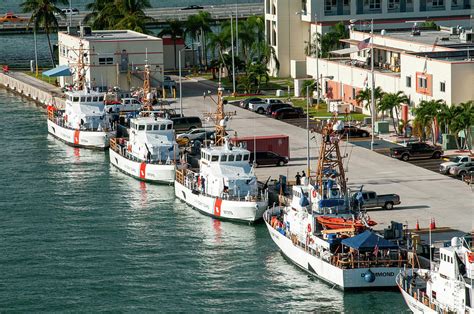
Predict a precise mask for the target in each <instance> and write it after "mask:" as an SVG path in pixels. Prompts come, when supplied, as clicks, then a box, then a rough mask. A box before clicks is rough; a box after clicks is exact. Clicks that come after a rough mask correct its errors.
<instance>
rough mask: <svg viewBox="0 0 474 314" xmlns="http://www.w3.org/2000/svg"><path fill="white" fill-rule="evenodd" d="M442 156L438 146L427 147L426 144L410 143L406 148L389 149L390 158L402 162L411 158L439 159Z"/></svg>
mask: <svg viewBox="0 0 474 314" xmlns="http://www.w3.org/2000/svg"><path fill="white" fill-rule="evenodd" d="M442 155H443V150H442V149H441V147H440V146H434V145H429V144H426V143H410V144H407V145H406V146H400V147H392V148H390V156H391V157H393V158H398V159H401V160H403V161H408V160H410V159H411V158H435V159H439V158H441V156H442Z"/></svg>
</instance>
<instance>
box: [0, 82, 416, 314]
mask: <svg viewBox="0 0 474 314" xmlns="http://www.w3.org/2000/svg"><path fill="white" fill-rule="evenodd" d="M0 117H1V125H2V127H1V128H0V144H1V147H2V158H1V160H2V162H1V163H0V174H1V176H0V180H1V182H0V183H1V184H0V186H1V189H0V239H1V241H0V252H1V254H0V269H1V274H2V276H1V277H2V280H1V283H0V287H1V289H0V310H1V311H14V312H19V311H23V312H26V311H28V312H37V311H81V312H82V311H83V312H96V311H137V310H138V311H144V310H148V311H161V312H177V311H180V312H191V311H196V310H199V311H230V312H274V311H284V312H287V311H317V312H346V313H383V312H386V313H394V312H397V313H402V312H406V311H407V308H406V306H405V304H404V303H403V300H402V297H401V295H400V294H399V292H397V291H389V292H387V291H386V292H357V293H356V292H352V293H342V292H341V291H339V290H337V289H333V287H331V286H329V285H326V284H324V283H322V282H320V281H319V280H317V279H315V278H312V277H310V276H308V275H307V274H306V273H304V272H303V271H301V270H300V269H298V268H297V267H295V266H294V265H292V264H290V263H289V262H288V261H287V260H286V259H285V258H284V257H283V256H282V255H281V253H280V252H279V251H278V250H277V248H276V246H275V245H274V243H273V242H272V240H271V238H270V236H269V235H268V233H267V230H266V228H265V226H264V224H262V223H259V224H257V225H245V224H235V223H230V222H220V221H217V220H214V219H211V218H209V217H206V216H203V215H201V214H199V213H197V212H196V211H194V210H192V209H191V208H189V207H188V206H187V205H185V204H184V203H181V202H179V201H177V200H176V199H175V198H174V194H173V187H171V186H158V185H151V184H146V183H141V182H139V181H137V180H135V179H132V178H130V177H128V176H126V175H124V174H122V173H121V172H119V171H118V170H116V169H114V168H112V167H111V165H109V162H108V155H107V152H103V151H91V150H85V149H74V148H72V147H69V146H66V145H65V144H64V143H62V142H60V141H58V140H56V139H54V138H52V137H50V136H48V133H47V128H46V112H45V110H44V109H42V108H40V107H38V106H36V105H35V103H33V102H31V101H28V100H26V99H22V98H20V96H18V95H15V94H12V93H11V92H8V91H6V90H4V89H1V88H0Z"/></svg>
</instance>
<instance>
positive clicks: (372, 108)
mask: <svg viewBox="0 0 474 314" xmlns="http://www.w3.org/2000/svg"><path fill="white" fill-rule="evenodd" d="M370 37H371V38H370V39H371V44H370V72H371V76H372V89H371V93H370V101H371V111H372V117H371V118H370V120H371V125H372V140H371V141H370V150H374V138H375V127H374V126H375V79H374V20H373V19H372V22H371V23H370Z"/></svg>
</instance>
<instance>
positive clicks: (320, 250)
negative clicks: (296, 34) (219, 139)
mask: <svg viewBox="0 0 474 314" xmlns="http://www.w3.org/2000/svg"><path fill="white" fill-rule="evenodd" d="M333 127H334V126H333V125H331V123H329V124H328V125H326V126H325V127H324V128H323V131H322V143H321V148H320V153H319V161H318V168H317V171H316V180H315V182H310V180H309V178H305V181H306V182H303V184H301V185H295V186H293V188H292V199H291V203H290V204H289V205H288V206H273V207H271V208H269V209H268V210H267V211H266V212H265V214H264V221H265V224H266V226H267V229H268V231H269V233H270V235H271V238H272V240H273V241H274V242H275V244H276V245H277V246H278V247H279V249H280V250H281V252H282V253H283V254H284V255H285V256H286V257H287V258H288V259H289V260H291V261H292V262H293V263H294V264H296V265H297V266H298V267H300V268H301V269H303V270H305V271H307V272H308V273H310V274H311V275H313V276H316V277H318V278H320V279H322V280H323V281H325V282H327V283H329V284H331V285H332V286H336V287H338V288H340V289H343V290H345V289H360V288H362V289H363V288H369V289H375V288H395V287H396V282H395V276H396V275H397V274H398V272H399V271H400V270H401V269H403V267H404V266H405V265H414V264H415V263H419V262H418V260H417V259H415V256H416V255H415V254H414V253H412V252H407V251H404V250H401V249H400V248H399V246H398V245H397V244H395V243H393V242H391V241H389V240H387V239H385V238H383V237H381V236H379V235H378V234H376V233H374V232H372V231H370V230H368V229H369V227H370V226H371V225H374V224H375V222H373V221H371V220H370V218H369V217H368V216H366V215H365V214H361V213H358V214H357V213H355V212H354V211H353V210H352V208H353V207H354V204H353V201H352V200H351V198H350V195H349V189H348V188H347V186H346V183H347V181H346V178H345V173H344V167H343V163H342V157H341V155H340V150H339V140H340V138H339V136H338V135H337V132H335V129H333ZM320 217H325V221H324V222H325V224H322V223H321V221H318V218H320ZM338 227H339V228H338ZM334 228H338V229H334ZM362 231H363V232H362ZM359 232H362V233H359ZM358 233H359V234H358ZM402 233H403V232H402V230H399V232H398V236H397V237H398V238H401V234H402ZM417 266H418V265H417Z"/></svg>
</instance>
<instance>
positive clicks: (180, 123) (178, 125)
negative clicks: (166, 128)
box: [171, 117, 202, 133]
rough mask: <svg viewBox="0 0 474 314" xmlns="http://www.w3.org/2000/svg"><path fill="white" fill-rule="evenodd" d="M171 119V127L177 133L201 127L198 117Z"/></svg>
mask: <svg viewBox="0 0 474 314" xmlns="http://www.w3.org/2000/svg"><path fill="white" fill-rule="evenodd" d="M171 120H172V121H173V128H174V129H175V130H176V132H177V133H182V132H186V131H190V130H192V129H196V128H202V121H201V118H199V117H172V118H171Z"/></svg>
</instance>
